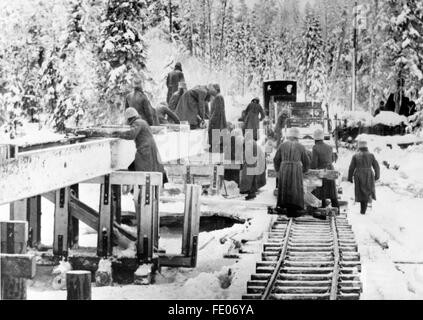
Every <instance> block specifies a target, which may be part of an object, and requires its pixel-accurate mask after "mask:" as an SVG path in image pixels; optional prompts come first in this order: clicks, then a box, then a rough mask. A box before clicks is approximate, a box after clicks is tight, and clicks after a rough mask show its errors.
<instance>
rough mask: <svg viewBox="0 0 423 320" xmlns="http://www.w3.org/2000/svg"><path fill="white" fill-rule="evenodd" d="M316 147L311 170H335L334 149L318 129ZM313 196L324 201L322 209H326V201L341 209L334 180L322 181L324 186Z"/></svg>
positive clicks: (315, 137)
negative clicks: (328, 200)
mask: <svg viewBox="0 0 423 320" xmlns="http://www.w3.org/2000/svg"><path fill="white" fill-rule="evenodd" d="M313 138H314V143H315V144H314V146H313V152H312V156H311V169H327V170H333V169H334V168H333V162H334V161H335V159H334V154H333V148H332V147H331V146H330V145H328V144H326V143H325V142H324V133H323V130H322V129H321V128H317V129H316V130H315V131H314V133H313ZM313 194H314V195H315V196H316V197H317V198H319V199H320V200H322V207H323V208H324V207H326V199H330V200H331V204H332V207H334V208H337V207H339V204H338V196H337V192H336V184H335V181H333V180H328V179H322V186H321V187H320V188H317V189H316V190H315V191H313Z"/></svg>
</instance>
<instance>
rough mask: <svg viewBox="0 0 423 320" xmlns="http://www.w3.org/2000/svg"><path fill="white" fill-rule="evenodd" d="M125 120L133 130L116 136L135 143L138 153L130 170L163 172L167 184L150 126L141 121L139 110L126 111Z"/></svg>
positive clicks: (129, 109)
mask: <svg viewBox="0 0 423 320" xmlns="http://www.w3.org/2000/svg"><path fill="white" fill-rule="evenodd" d="M125 118H126V119H127V122H128V124H129V125H130V126H131V129H130V131H128V132H124V133H117V134H116V136H117V137H119V138H121V139H126V140H134V141H135V147H136V149H137V152H136V154H135V160H134V162H133V163H132V164H131V165H130V167H129V170H133V171H145V172H161V173H163V183H166V182H167V177H166V172H165V169H164V166H163V163H162V160H161V157H160V153H159V150H158V148H157V145H156V141H155V140H154V137H153V134H152V132H151V129H150V126H149V125H148V123H147V122H146V121H144V120H143V119H141V117H140V116H139V114H138V112H137V110H136V109H134V108H128V109H126V110H125Z"/></svg>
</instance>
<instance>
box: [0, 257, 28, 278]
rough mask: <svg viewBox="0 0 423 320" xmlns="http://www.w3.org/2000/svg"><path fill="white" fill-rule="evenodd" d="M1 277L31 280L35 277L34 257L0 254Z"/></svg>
mask: <svg viewBox="0 0 423 320" xmlns="http://www.w3.org/2000/svg"><path fill="white" fill-rule="evenodd" d="M0 260H1V275H2V276H10V277H18V278H26V279H32V278H34V277H35V271H36V257H35V256H34V255H28V254H8V253H1V254H0Z"/></svg>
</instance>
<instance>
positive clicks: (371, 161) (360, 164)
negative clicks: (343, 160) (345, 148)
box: [348, 140, 380, 214]
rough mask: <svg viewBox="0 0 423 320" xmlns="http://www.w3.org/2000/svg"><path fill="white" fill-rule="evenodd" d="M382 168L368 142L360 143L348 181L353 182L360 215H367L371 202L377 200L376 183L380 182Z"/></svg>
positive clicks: (362, 141)
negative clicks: (371, 151)
mask: <svg viewBox="0 0 423 320" xmlns="http://www.w3.org/2000/svg"><path fill="white" fill-rule="evenodd" d="M379 177H380V168H379V163H378V162H377V160H376V158H375V156H374V155H373V154H372V153H370V152H369V149H368V147H367V141H364V140H359V141H358V152H357V153H356V154H355V155H354V156H353V157H352V160H351V164H350V167H349V170H348V181H349V182H351V183H352V182H353V178H354V184H355V187H354V191H355V201H356V202H360V213H361V214H366V211H367V205H368V203H369V202H371V201H372V199H373V200H376V189H375V181H377V180H379Z"/></svg>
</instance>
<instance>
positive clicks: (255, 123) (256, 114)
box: [244, 98, 266, 141]
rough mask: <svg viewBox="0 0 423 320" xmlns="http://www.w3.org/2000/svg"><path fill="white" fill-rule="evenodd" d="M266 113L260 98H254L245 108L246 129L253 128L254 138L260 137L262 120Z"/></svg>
mask: <svg viewBox="0 0 423 320" xmlns="http://www.w3.org/2000/svg"><path fill="white" fill-rule="evenodd" d="M265 117H266V114H265V113H264V110H263V107H262V106H261V105H260V99H259V98H254V99H253V100H252V101H251V103H250V104H249V105H248V106H247V109H246V110H245V119H244V123H245V129H246V130H248V129H251V130H253V134H254V137H253V138H254V140H256V141H257V140H258V139H259V132H258V131H259V129H260V121H262V120H264V118H265Z"/></svg>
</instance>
